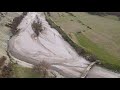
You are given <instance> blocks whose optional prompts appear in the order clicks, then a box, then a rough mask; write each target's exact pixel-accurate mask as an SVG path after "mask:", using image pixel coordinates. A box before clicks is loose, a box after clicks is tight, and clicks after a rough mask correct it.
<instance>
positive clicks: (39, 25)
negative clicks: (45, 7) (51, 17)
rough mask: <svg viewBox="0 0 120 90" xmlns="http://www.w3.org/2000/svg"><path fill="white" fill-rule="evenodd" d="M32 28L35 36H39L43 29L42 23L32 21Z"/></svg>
mask: <svg viewBox="0 0 120 90" xmlns="http://www.w3.org/2000/svg"><path fill="white" fill-rule="evenodd" d="M32 29H33V30H34V32H35V34H36V35H37V36H39V32H41V31H42V30H43V29H42V23H39V22H37V23H36V22H35V21H34V22H33V24H32Z"/></svg>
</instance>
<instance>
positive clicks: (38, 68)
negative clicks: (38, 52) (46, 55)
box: [33, 61, 50, 77]
mask: <svg viewBox="0 0 120 90" xmlns="http://www.w3.org/2000/svg"><path fill="white" fill-rule="evenodd" d="M48 69H50V65H49V64H48V63H47V62H45V61H41V62H40V63H39V64H37V65H35V66H34V67H33V71H34V72H35V73H39V74H40V75H42V76H43V77H48Z"/></svg>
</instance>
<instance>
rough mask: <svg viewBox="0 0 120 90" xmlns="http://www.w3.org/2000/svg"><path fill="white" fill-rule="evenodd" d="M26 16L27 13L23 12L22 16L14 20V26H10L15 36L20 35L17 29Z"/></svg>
mask: <svg viewBox="0 0 120 90" xmlns="http://www.w3.org/2000/svg"><path fill="white" fill-rule="evenodd" d="M25 15H27V12H23V14H22V15H20V16H18V17H15V18H14V19H13V22H12V24H9V25H10V26H9V27H11V32H12V34H13V35H15V34H17V33H18V31H19V29H17V27H18V25H19V24H20V22H21V21H22V19H23V18H24V17H25Z"/></svg>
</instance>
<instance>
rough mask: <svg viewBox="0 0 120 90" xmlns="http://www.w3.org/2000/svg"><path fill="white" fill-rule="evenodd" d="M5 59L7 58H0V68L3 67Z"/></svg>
mask: <svg viewBox="0 0 120 90" xmlns="http://www.w3.org/2000/svg"><path fill="white" fill-rule="evenodd" d="M6 59H7V58H6V57H5V56H2V57H1V58H0V67H1V66H3V64H4V62H5V60H6Z"/></svg>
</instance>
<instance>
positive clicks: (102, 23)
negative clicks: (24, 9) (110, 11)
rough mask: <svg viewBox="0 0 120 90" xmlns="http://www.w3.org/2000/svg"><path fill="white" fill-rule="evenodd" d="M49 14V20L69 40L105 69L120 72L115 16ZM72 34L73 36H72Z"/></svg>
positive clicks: (119, 38)
mask: <svg viewBox="0 0 120 90" xmlns="http://www.w3.org/2000/svg"><path fill="white" fill-rule="evenodd" d="M71 13H72V14H73V15H70V14H69V13H65V12H51V18H52V19H53V20H54V21H55V22H56V23H57V24H58V25H60V26H61V27H62V28H63V29H64V31H65V32H66V34H68V35H69V36H70V35H71V34H72V35H71V37H70V38H71V39H72V40H73V41H74V42H76V43H77V44H78V45H80V46H82V47H83V48H85V50H87V51H88V52H91V53H92V54H94V55H95V56H97V57H98V59H99V60H100V61H101V62H102V65H104V66H105V67H107V68H110V69H114V70H119V71H120V21H119V20H117V17H116V16H112V17H110V16H108V17H107V16H105V17H101V16H97V15H90V14H88V13H85V12H71ZM73 34H74V35H73Z"/></svg>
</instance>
